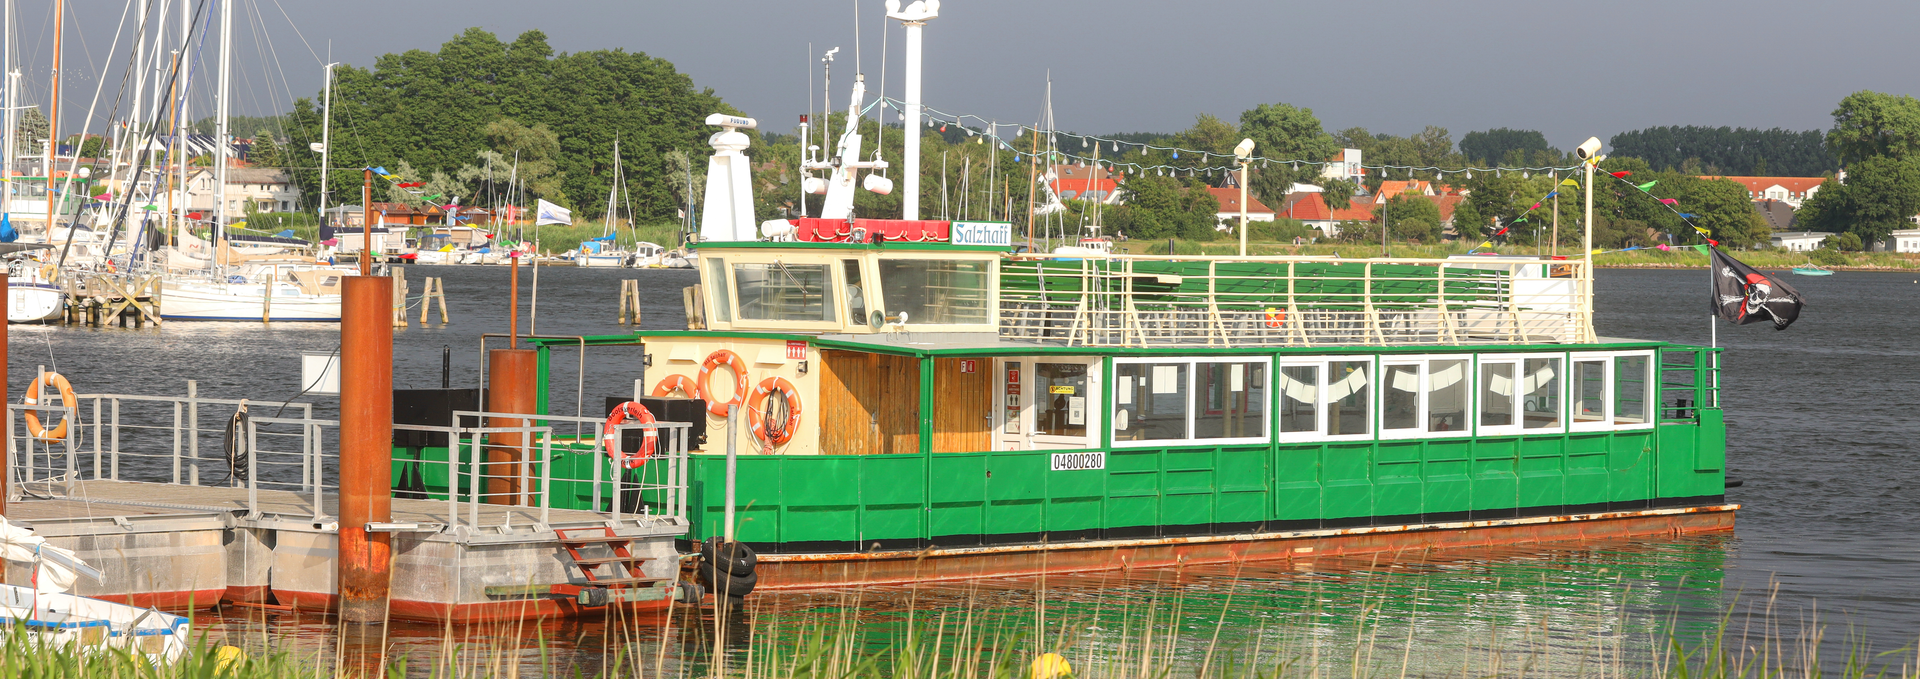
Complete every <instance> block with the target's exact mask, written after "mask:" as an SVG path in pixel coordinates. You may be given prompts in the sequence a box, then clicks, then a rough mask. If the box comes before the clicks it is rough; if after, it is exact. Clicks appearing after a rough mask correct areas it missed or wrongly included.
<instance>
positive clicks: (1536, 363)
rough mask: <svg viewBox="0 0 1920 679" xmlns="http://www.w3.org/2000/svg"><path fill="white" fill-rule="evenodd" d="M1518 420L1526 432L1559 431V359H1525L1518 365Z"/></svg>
mask: <svg viewBox="0 0 1920 679" xmlns="http://www.w3.org/2000/svg"><path fill="white" fill-rule="evenodd" d="M1521 373H1522V374H1523V375H1524V378H1523V379H1522V382H1521V390H1520V393H1521V394H1522V401H1521V411H1520V413H1521V421H1522V422H1524V423H1525V427H1526V428H1527V429H1559V428H1560V426H1561V425H1560V359H1558V358H1529V359H1526V361H1525V362H1524V363H1523V365H1522V370H1521Z"/></svg>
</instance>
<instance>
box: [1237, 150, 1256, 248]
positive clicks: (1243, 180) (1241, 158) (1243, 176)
mask: <svg viewBox="0 0 1920 679" xmlns="http://www.w3.org/2000/svg"><path fill="white" fill-rule="evenodd" d="M1252 158H1253V140H1252V139H1241V140H1240V143H1239V144H1238V145H1235V146H1234V147H1233V159H1234V160H1235V161H1237V162H1239V163H1240V256H1241V257H1245V256H1247V161H1248V160H1250V159H1252Z"/></svg>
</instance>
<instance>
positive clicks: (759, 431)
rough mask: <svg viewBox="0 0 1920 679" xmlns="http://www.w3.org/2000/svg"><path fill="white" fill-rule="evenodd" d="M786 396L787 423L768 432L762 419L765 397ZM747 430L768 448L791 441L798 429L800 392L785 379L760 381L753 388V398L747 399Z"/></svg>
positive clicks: (763, 416)
mask: <svg viewBox="0 0 1920 679" xmlns="http://www.w3.org/2000/svg"><path fill="white" fill-rule="evenodd" d="M776 391H777V392H780V393H782V394H785V395H786V402H787V421H786V422H785V423H783V424H782V425H781V427H780V428H779V429H776V430H771V431H769V428H768V427H767V426H765V425H766V424H768V422H765V421H764V419H763V418H765V417H766V412H767V397H768V396H770V395H772V394H773V392H776ZM747 428H748V429H750V430H752V431H753V437H754V438H757V439H760V442H761V443H763V444H766V445H769V446H783V445H786V444H787V442H788V441H792V440H793V433H794V432H796V431H799V429H800V391H799V390H798V389H794V388H793V383H792V382H788V381H787V380H786V378H781V377H769V378H767V379H764V380H760V386H757V387H754V388H753V396H752V397H751V398H748V399H747Z"/></svg>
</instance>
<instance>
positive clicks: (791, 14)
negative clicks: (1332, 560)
mask: <svg viewBox="0 0 1920 679" xmlns="http://www.w3.org/2000/svg"><path fill="white" fill-rule="evenodd" d="M237 1H238V2H239V3H240V4H236V5H235V8H236V16H239V17H242V19H241V23H240V27H239V28H237V29H236V35H238V36H240V38H239V42H240V46H239V47H238V49H237V51H236V53H237V55H238V57H237V58H238V61H237V62H236V64H237V65H238V68H239V69H240V75H238V76H237V78H238V81H237V82H238V85H237V89H238V91H236V96H235V102H236V112H243V113H260V112H267V111H279V110H284V109H285V108H286V107H287V105H288V100H289V95H291V96H311V95H312V94H314V93H316V92H318V91H319V89H320V80H321V77H320V64H321V62H322V58H324V57H325V56H326V54H327V52H328V50H329V49H331V52H332V55H333V58H334V59H335V60H338V61H342V62H346V63H350V64H354V65H356V66H368V65H371V64H372V62H373V60H374V58H375V57H376V56H378V55H380V54H384V53H389V52H401V51H405V50H410V49H424V50H436V49H438V48H439V45H440V44H441V43H442V42H444V41H446V40H447V39H448V38H450V37H452V36H453V35H455V34H457V33H458V32H460V31H461V30H463V29H465V28H467V27H470V26H479V27H481V28H484V29H486V30H489V31H492V32H494V33H496V34H497V35H499V36H500V38H501V39H502V40H512V39H513V37H514V36H516V35H518V34H520V33H521V32H523V31H526V30H529V29H540V30H542V31H545V32H546V34H547V35H548V39H549V42H550V43H551V44H552V45H553V47H554V48H555V50H557V51H563V52H577V51H583V50H596V49H610V48H623V49H626V50H628V51H639V52H645V53H647V54H650V55H654V56H658V57H662V58H665V59H667V60H670V61H672V62H673V63H674V64H675V65H676V66H678V67H679V69H680V70H681V71H682V72H685V73H687V74H689V75H691V76H692V77H693V79H694V82H695V83H697V84H698V85H700V86H703V87H711V88H713V89H714V90H715V91H716V92H718V93H719V94H720V95H721V96H722V97H723V98H724V99H726V101H728V102H730V103H732V104H733V105H735V106H737V107H739V108H740V109H741V110H743V111H745V112H747V113H748V114H749V115H752V116H755V117H758V118H760V119H761V120H762V121H763V126H765V127H771V128H773V129H779V130H785V129H787V128H788V127H790V126H791V125H792V122H793V121H794V117H795V116H796V115H797V114H799V113H801V112H802V111H803V110H804V109H806V108H807V102H808V95H809V90H808V88H807V77H808V72H809V69H812V70H814V71H815V76H816V78H817V71H818V69H817V67H818V63H819V62H818V56H819V52H821V51H824V50H825V49H827V48H829V47H833V46H839V47H841V48H842V49H841V53H840V59H839V60H838V61H837V62H836V64H835V90H836V91H835V92H834V94H833V97H834V100H835V101H837V102H844V98H845V96H846V85H847V84H849V82H850V81H849V80H848V79H847V78H846V76H847V75H848V74H849V73H850V72H851V71H852V70H853V66H854V54H853V53H854V50H855V40H854V24H855V21H854V18H855V7H856V5H857V7H858V16H859V19H860V27H861V41H860V44H859V47H860V52H861V54H860V56H861V58H860V60H859V62H860V67H861V70H863V71H865V72H866V73H867V74H868V80H869V83H870V87H871V88H872V89H873V90H876V91H877V90H879V89H880V84H879V83H878V80H879V79H880V73H881V69H882V59H881V57H882V53H883V46H882V40H883V32H884V36H885V37H884V39H885V43H886V45H885V48H884V51H885V56H886V62H887V64H886V80H887V81H888V82H887V86H886V90H887V94H889V95H893V96H896V97H897V96H899V95H900V94H901V91H900V88H901V72H900V69H901V63H902V61H901V60H902V52H901V45H902V39H901V36H902V32H901V29H900V28H899V27H898V24H897V23H896V22H891V21H888V20H886V19H884V17H883V14H884V10H883V6H882V4H883V3H882V0H858V1H857V2H855V0H823V1H820V2H781V3H774V2H764V1H759V0H739V1H731V2H715V1H707V2H676V3H667V2H634V1H630V0H629V1H621V0H560V1H558V2H527V1H525V0H512V1H508V0H464V1H460V2H450V1H441V2H422V1H419V0H380V1H371V0H333V1H327V2H321V1H317V0H237ZM19 4H20V7H19V9H18V10H17V11H18V13H19V14H18V19H17V21H16V24H17V28H16V36H17V37H16V44H15V52H16V54H18V55H19V58H20V59H21V60H23V61H25V62H26V64H25V66H26V68H27V79H28V80H29V82H27V83H23V86H22V88H21V89H22V92H23V93H24V94H25V95H26V97H27V99H28V101H29V102H30V103H44V100H45V98H46V88H45V84H44V78H45V75H44V74H45V72H46V68H47V66H48V62H49V61H50V58H51V54H52V52H53V50H52V44H51V43H52V40H51V37H52V34H53V30H52V26H51V21H50V14H51V9H50V7H51V4H52V3H51V2H48V1H47V0H39V2H20V3H19ZM30 5H31V6H30ZM123 6H124V0H68V2H67V7H68V12H69V15H68V16H69V22H68V24H67V26H68V29H69V30H68V32H67V50H66V57H65V60H66V62H65V66H64V68H63V70H64V71H65V73H66V76H67V77H66V78H65V79H64V84H63V93H62V97H61V99H62V102H63V104H62V106H63V108H64V109H65V110H68V111H74V112H78V111H83V110H84V109H85V108H86V106H87V104H88V101H89V99H90V97H91V96H92V95H93V90H94V86H95V85H96V84H97V83H98V82H99V80H100V77H99V76H97V75H94V74H97V73H102V72H108V71H107V68H106V64H107V59H106V57H107V50H108V49H109V48H110V45H109V43H110V42H111V41H112V37H113V31H114V28H115V22H116V21H118V20H119V17H120V15H121V12H122V8H123ZM940 12H941V16H940V17H939V18H938V19H935V20H933V21H932V22H931V23H930V24H929V25H928V27H927V29H926V62H927V65H926V71H925V100H926V102H927V104H928V105H930V106H934V107H937V108H941V109H944V110H948V111H956V112H965V113H973V114H977V115H982V116H988V117H993V118H997V119H999V120H1003V121H1008V122H1012V121H1021V122H1032V121H1034V120H1035V118H1036V117H1037V115H1038V112H1039V110H1040V105H1041V101H1042V95H1043V92H1044V89H1045V83H1046V77H1047V71H1048V69H1052V72H1053V78H1054V96H1053V101H1054V110H1055V115H1056V118H1057V121H1058V123H1059V126H1060V127H1061V128H1063V129H1071V130H1078V131H1083V132H1093V133H1107V132H1131V131H1160V132H1171V131H1177V130H1180V129H1183V128H1185V127H1187V126H1188V125H1190V124H1191V123H1192V122H1193V119H1194V117H1195V116H1196V115H1198V114H1200V113H1211V114H1214V115H1217V116H1220V117H1222V118H1226V119H1229V120H1232V119H1235V118H1237V117H1238V115H1239V113H1240V111H1242V110H1245V109H1247V108H1250V107H1252V106H1253V105H1255V104H1258V103H1261V102H1287V103H1290V104H1294V105H1298V106H1304V107H1308V108H1311V109H1313V111H1314V113H1316V114H1317V115H1318V116H1319V118H1320V120H1321V121H1322V123H1324V124H1325V125H1326V127H1327V128H1328V129H1329V130H1337V129H1342V128H1346V127H1351V126H1362V127H1366V128H1368V129H1370V130H1373V131H1376V132H1390V133H1394V134H1407V133H1410V132H1414V131H1417V130H1419V129H1420V128H1421V127H1422V126H1424V125H1429V124H1431V125H1439V126H1443V127H1446V128H1448V129H1449V130H1450V131H1451V132H1452V133H1453V136H1454V139H1455V140H1456V141H1458V139H1459V138H1460V136H1461V135H1463V134H1465V133H1466V132H1469V131H1473V130H1484V129H1489V128H1495V127H1513V128H1523V129H1537V130H1540V131H1542V132H1545V133H1546V135H1547V138H1548V140H1549V141H1550V142H1551V143H1553V144H1554V145H1556V146H1559V147H1560V148H1562V149H1566V148H1571V147H1573V146H1574V145H1577V144H1578V143H1579V141H1580V140H1581V139H1584V138H1585V137H1586V136H1588V135H1596V136H1599V137H1600V138H1601V139H1603V140H1604V139H1606V138H1607V137H1609V136H1611V135H1612V134H1614V133H1616V132H1620V131H1624V130H1631V129H1638V128H1642V127H1648V126H1654V125H1731V126H1746V127H1762V128H1766V127H1784V128H1788V129H1798V130H1804V129H1825V128H1827V127H1828V126H1829V125H1830V124H1831V119H1830V114H1831V111H1832V110H1833V108H1834V104H1835V103H1836V102H1838V101H1839V100H1840V98H1841V97H1843V96H1845V95H1847V94H1848V93H1850V92H1854V91H1857V90H1862V89H1873V90H1879V91H1885V92H1893V93H1902V94H1906V93H1912V92H1914V91H1915V90H1916V89H1920V88H1916V81H1920V70H1916V69H1915V68H1914V64H1915V63H1916V61H1917V60H1916V56H1920V40H1915V39H1914V38H1913V37H1912V31H1913V30H1914V28H1915V27H1916V26H1920V3H1914V2H1898V1H1892V2H1889V1H1881V2H1865V1H1844V0H1841V1H1830V2H1824V3H1807V2H1784V1H1778V0H1746V1H1743V2H1691V1H1686V0H1680V1H1674V0H1666V1H1661V2H1653V1H1647V0H1622V1H1618V2H1609V3H1568V2H1554V1H1550V0H1531V1H1527V2H1517V1H1497V2H1470V3H1436V2H1402V1H1398V0H1389V1H1386V2H1366V3H1360V2H1317V3H1301V2H1287V3H1281V2H1271V1H1267V2H1260V1H1251V0H1219V1H1216V2H1152V1H1146V0H1107V1H1104V2H1101V1H1094V0H1028V1H1024V2H1022V1H1015V0H948V1H947V2H945V3H943V5H942V7H941V10H940ZM172 21H174V22H176V23H177V21H178V19H173V20H172ZM809 43H811V45H812V52H811V53H809V51H808V49H809V48H808V45H809ZM209 44H211V41H209ZM263 46H270V47H263ZM122 49H124V47H123V48H122ZM121 54H122V56H121V57H117V58H116V61H120V60H124V54H125V52H124V51H123V52H122V53H121ZM207 63H208V64H209V65H210V64H211V63H212V62H211V61H208V62H207ZM211 74H212V71H211V67H210V66H209V68H208V70H206V71H205V75H206V76H208V77H206V78H205V79H204V81H203V82H206V83H211V82H212V78H211V77H210V76H211ZM118 77H119V76H118V73H117V70H115V71H112V72H109V75H108V76H107V79H108V81H109V88H108V91H107V93H106V94H105V97H106V100H105V103H103V104H102V108H105V107H107V106H109V105H110V104H111V101H112V98H113V96H114V87H115V86H117V82H118ZM818 84H819V83H818V80H817V79H816V80H815V85H814V87H815V88H816V89H815V90H814V91H815V92H816V93H817V87H818ZM815 96H816V97H817V96H818V95H817V94H815ZM209 101H210V99H208V98H206V97H204V96H202V97H200V98H199V99H198V103H195V104H194V105H193V106H194V108H195V111H194V115H195V116H196V117H198V116H199V115H201V114H204V113H206V112H210V111H211V107H210V104H208V103H207V102H209ZM841 105H844V103H842V104H841ZM815 107H816V108H817V107H818V103H817V101H816V103H815ZM62 119H63V120H64V121H68V122H67V123H65V124H67V125H73V124H77V123H78V122H79V119H78V118H72V117H68V116H66V115H63V116H62ZM765 123H773V124H772V125H765Z"/></svg>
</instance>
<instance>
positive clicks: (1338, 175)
mask: <svg viewBox="0 0 1920 679" xmlns="http://www.w3.org/2000/svg"><path fill="white" fill-rule="evenodd" d="M1320 176H1322V177H1325V178H1327V179H1345V180H1347V181H1350V182H1353V183H1355V184H1365V183H1366V179H1367V171H1366V169H1365V168H1363V167H1361V166H1360V149H1341V150H1340V152H1339V153H1337V154H1334V156H1333V157H1332V158H1328V159H1327V164H1325V165H1322V166H1320Z"/></svg>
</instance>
